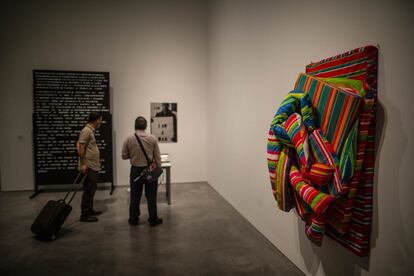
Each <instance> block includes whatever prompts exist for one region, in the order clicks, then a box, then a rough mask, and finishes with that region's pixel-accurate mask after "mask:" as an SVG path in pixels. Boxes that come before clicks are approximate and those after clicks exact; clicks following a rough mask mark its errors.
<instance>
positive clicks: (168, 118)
mask: <svg viewBox="0 0 414 276" xmlns="http://www.w3.org/2000/svg"><path fill="white" fill-rule="evenodd" d="M151 134H153V135H154V136H155V137H156V138H157V140H158V142H159V143H176V142H177V103H151Z"/></svg>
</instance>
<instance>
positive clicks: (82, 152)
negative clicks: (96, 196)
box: [76, 142, 88, 173]
mask: <svg viewBox="0 0 414 276" xmlns="http://www.w3.org/2000/svg"><path fill="white" fill-rule="evenodd" d="M76 148H77V150H78V155H79V161H80V171H81V172H83V173H85V172H86V171H87V170H88V161H86V144H85V143H79V142H78V143H77V144H76Z"/></svg>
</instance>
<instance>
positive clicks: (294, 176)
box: [289, 165, 335, 215]
mask: <svg viewBox="0 0 414 276" xmlns="http://www.w3.org/2000/svg"><path fill="white" fill-rule="evenodd" d="M289 177H290V183H291V185H292V187H293V188H294V190H295V191H296V192H297V193H298V194H299V196H300V197H301V198H302V199H303V201H304V202H306V204H308V205H309V206H310V207H311V208H312V211H313V212H314V213H315V214H318V215H321V214H323V213H325V211H326V209H327V208H328V206H329V204H331V203H332V202H333V201H334V200H335V197H333V196H330V195H328V194H325V193H323V192H321V191H319V190H317V189H316V188H314V187H312V186H311V185H309V184H308V183H307V182H306V180H305V179H303V177H302V175H301V174H300V172H299V170H298V168H297V167H296V166H295V165H292V167H291V169H290V174H289Z"/></svg>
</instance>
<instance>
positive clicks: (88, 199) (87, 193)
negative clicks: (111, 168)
mask: <svg viewBox="0 0 414 276" xmlns="http://www.w3.org/2000/svg"><path fill="white" fill-rule="evenodd" d="M97 187H98V172H97V171H94V170H91V169H88V171H87V175H86V179H85V182H84V183H83V194H82V203H81V210H82V216H87V215H89V213H90V212H91V211H92V210H93V198H94V196H95V192H96V188H97Z"/></svg>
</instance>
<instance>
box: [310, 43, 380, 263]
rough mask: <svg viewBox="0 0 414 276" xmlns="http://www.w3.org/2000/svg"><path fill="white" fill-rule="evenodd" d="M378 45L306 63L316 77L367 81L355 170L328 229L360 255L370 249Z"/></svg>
mask: <svg viewBox="0 0 414 276" xmlns="http://www.w3.org/2000/svg"><path fill="white" fill-rule="evenodd" d="M377 70H378V49H377V48H376V47H375V46H366V47H361V48H357V49H354V50H351V51H348V52H346V53H343V54H340V55H337V56H333V57H330V58H327V59H324V60H321V61H319V62H315V63H311V64H309V65H308V66H306V73H307V74H310V75H312V76H314V77H317V78H349V79H355V80H360V81H362V82H363V84H364V88H365V90H366V95H365V97H364V102H363V107H362V110H361V114H360V117H359V126H358V133H357V141H358V142H357V145H356V161H355V163H356V164H355V172H354V175H353V177H352V179H351V183H350V185H349V191H348V193H347V194H346V195H344V196H342V197H340V198H339V199H338V200H336V201H335V202H334V204H332V205H331V206H330V208H329V209H328V211H327V222H328V223H327V224H328V226H327V229H326V233H327V235H328V236H330V237H331V238H333V239H334V240H336V241H338V242H339V243H341V244H342V245H343V246H345V247H346V248H347V249H349V250H350V251H352V252H353V253H355V254H356V255H358V256H366V255H367V254H368V253H369V249H370V247H369V241H370V234H371V221H372V202H373V184H374V167H375V113H376V101H377Z"/></svg>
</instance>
